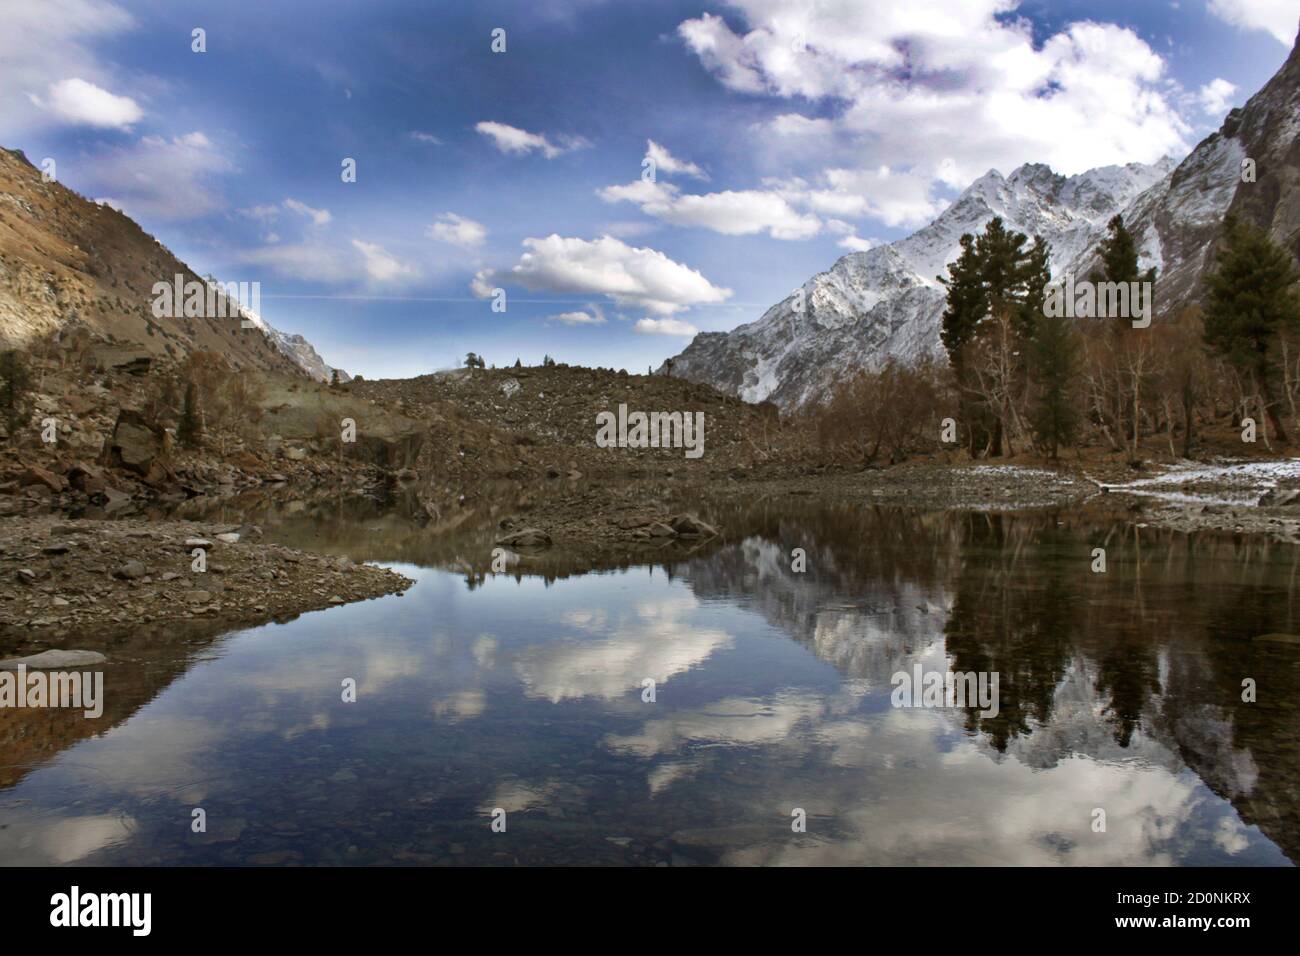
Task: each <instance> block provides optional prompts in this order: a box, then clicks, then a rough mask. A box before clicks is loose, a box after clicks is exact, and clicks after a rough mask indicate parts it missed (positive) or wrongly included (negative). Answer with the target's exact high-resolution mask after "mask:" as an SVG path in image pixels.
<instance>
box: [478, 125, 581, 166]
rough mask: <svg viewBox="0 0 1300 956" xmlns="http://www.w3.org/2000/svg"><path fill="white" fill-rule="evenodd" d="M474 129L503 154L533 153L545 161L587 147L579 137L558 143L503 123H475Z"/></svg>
mask: <svg viewBox="0 0 1300 956" xmlns="http://www.w3.org/2000/svg"><path fill="white" fill-rule="evenodd" d="M474 129H475V130H477V131H478V132H479V133H482V134H483V135H484V136H486V137H487V138H488V139H490V140H492V144H493V145H494V146H496V148H497V149H499V150H501V152H503V153H510V154H514V155H517V156H524V155H527V154H528V153H531V152H533V151H537V152H540V153H541V154H542V155H543V156H545V157H546V158H547V159H554V158H555V157H556V156H561V155H563V154H564V153H569V152H572V151H573V150H575V149H582V148H583V147H584V146H587V145H589V144H588V143H587V141H586V140H585V139H583V138H582V137H581V136H569V137H563V138H561V139H560V141H559V142H558V143H554V142H552V141H551V140H549V139H547V138H546V136H544V135H543V134H541V133H530V132H528V131H527V130H522V129H519V128H517V127H514V126H507V125H506V124H505V123H495V122H491V121H484V122H482V123H477V124H475V126H474Z"/></svg>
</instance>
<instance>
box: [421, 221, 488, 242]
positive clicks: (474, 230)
mask: <svg viewBox="0 0 1300 956" xmlns="http://www.w3.org/2000/svg"><path fill="white" fill-rule="evenodd" d="M425 234H426V235H427V236H428V237H429V238H430V239H436V240H438V241H439V242H446V243H450V244H451V245H453V246H460V247H461V248H462V249H474V248H477V247H478V246H481V245H483V240H485V239H486V238H487V229H486V228H485V227H484V226H483V224H482V223H479V222H475V221H474V220H473V219H466V218H465V217H464V216H458V215H456V213H454V212H444V213H443V214H442V215H441V216H439V217H438V221H437V222H435V223H434V224H433V225H431V226H429V227H428V228H427V229H426V230H425Z"/></svg>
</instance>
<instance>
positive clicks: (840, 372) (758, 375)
mask: <svg viewBox="0 0 1300 956" xmlns="http://www.w3.org/2000/svg"><path fill="white" fill-rule="evenodd" d="M1174 167H1175V161H1174V160H1173V159H1171V158H1166V159H1162V160H1160V161H1159V162H1157V163H1153V164H1150V165H1144V164H1141V163H1129V164H1128V165H1125V166H1104V167H1100V168H1098V169H1091V170H1088V171H1086V172H1083V173H1079V174H1076V175H1074V176H1064V175H1062V174H1060V173H1057V172H1056V171H1054V170H1053V169H1052V168H1051V167H1050V166H1047V165H1045V164H1043V163H1026V164H1024V165H1023V166H1020V167H1018V168H1016V169H1015V170H1013V171H1012V172H1011V173H1010V174H1009V175H1005V176H1004V175H1003V174H1002V173H1001V172H1000V171H998V170H996V169H991V170H989V171H988V172H987V173H985V174H984V175H983V176H981V177H980V178H979V179H977V180H975V181H974V182H973V183H971V184H970V186H968V187H967V188H966V189H965V190H964V191H963V192H962V193H961V194H960V195H959V196H958V197H957V198H956V199H955V200H953V202H952V203H951V204H950V205H949V206H948V207H947V208H946V209H945V210H944V211H943V212H942V213H941V214H940V215H939V216H938V218H936V219H935V220H934V221H933V222H931V223H930V224H929V225H927V226H925V227H923V228H922V229H920V230H918V231H917V232H915V233H913V234H912V235H910V236H908V237H906V238H904V239H900V240H898V241H896V242H892V243H889V244H888V245H883V246H877V247H875V248H873V249H869V250H867V251H865V252H854V253H850V254H848V255H846V256H843V257H842V258H840V259H839V260H838V261H837V262H836V263H835V264H834V265H833V266H831V268H830V269H828V270H826V271H825V272H822V273H818V274H817V275H815V276H813V277H812V278H811V279H809V280H808V281H807V282H805V283H804V285H803V287H802V288H803V298H804V302H805V309H804V311H803V312H802V313H800V312H798V311H797V309H796V305H797V302H796V296H795V295H791V296H790V297H788V298H787V299H785V300H784V301H782V302H778V303H777V304H776V305H774V306H772V307H771V308H770V309H768V310H767V311H766V312H765V313H764V314H763V315H762V317H760V318H759V319H758V320H757V321H756V322H752V323H750V324H748V325H742V326H740V327H739V328H737V329H734V330H733V331H731V332H728V333H703V334H701V335H698V336H696V338H695V340H694V341H693V342H692V343H691V344H690V345H689V346H688V347H687V348H686V350H685V351H683V352H682V354H681V355H680V356H678V357H677V358H676V359H674V363H673V374H675V375H680V376H682V377H685V378H688V379H691V380H693V381H700V382H706V383H708V384H711V385H714V386H716V387H718V388H720V389H722V390H723V391H728V392H731V393H732V394H735V395H738V396H739V397H741V398H744V399H746V400H747V401H763V400H771V401H774V402H776V403H777V404H778V405H781V406H783V407H797V406H799V405H803V404H806V403H809V402H816V401H819V400H820V398H821V397H823V396H824V395H825V394H826V393H827V390H828V389H829V388H830V387H831V385H832V383H833V382H834V381H835V380H836V379H838V378H842V377H843V376H844V375H848V374H852V373H853V372H854V371H855V370H857V369H860V368H872V367H878V366H879V365H880V364H881V363H883V362H884V361H885V360H886V359H887V358H889V357H895V358H900V359H903V360H905V361H914V360H916V359H918V358H920V357H922V356H924V355H938V354H939V353H940V345H939V321H940V316H941V314H942V312H943V301H944V291H943V286H942V284H941V283H940V282H939V280H938V277H939V276H940V275H943V274H945V273H946V270H947V267H948V264H949V263H950V262H952V261H953V260H954V259H956V257H957V255H958V254H959V253H960V251H961V237H962V235H964V234H966V233H972V234H974V233H979V232H980V231H982V230H983V228H984V226H985V225H986V224H987V223H988V221H989V220H990V219H992V218H993V217H994V216H1000V217H1001V218H1002V219H1003V221H1004V222H1005V223H1006V224H1007V227H1008V228H1009V229H1012V230H1015V231H1017V232H1023V233H1025V234H1026V235H1028V236H1042V237H1043V238H1044V239H1045V240H1046V241H1047V242H1048V243H1050V245H1051V247H1052V266H1053V271H1054V272H1058V273H1059V272H1060V271H1061V270H1062V269H1064V268H1065V267H1067V266H1068V265H1070V264H1072V263H1075V262H1076V261H1077V260H1078V259H1079V258H1080V257H1081V256H1083V255H1084V254H1085V253H1086V252H1087V250H1088V249H1090V248H1091V247H1093V246H1094V245H1095V244H1096V242H1097V240H1098V239H1099V238H1100V234H1101V232H1102V231H1104V230H1105V228H1106V223H1107V222H1108V221H1109V220H1110V218H1111V217H1112V216H1114V215H1115V214H1116V213H1118V212H1120V211H1121V210H1123V209H1125V208H1126V207H1127V206H1129V205H1130V204H1131V203H1133V202H1134V201H1135V200H1136V199H1137V198H1138V197H1139V196H1141V195H1142V194H1143V193H1145V192H1147V191H1149V190H1150V189H1151V188H1152V187H1153V186H1154V185H1155V184H1157V183H1160V182H1162V181H1163V180H1165V179H1166V178H1167V177H1168V176H1169V175H1170V174H1171V171H1172V170H1173V169H1174Z"/></svg>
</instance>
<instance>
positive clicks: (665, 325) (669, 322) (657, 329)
mask: <svg viewBox="0 0 1300 956" xmlns="http://www.w3.org/2000/svg"><path fill="white" fill-rule="evenodd" d="M633 328H634V329H635V330H636V331H638V332H640V333H642V334H643V335H695V334H696V333H697V332H699V331H700V330H699V329H697V328H696V327H695V326H693V325H691V323H689V322H683V321H682V320H681V319H640V320H638V321H637V323H636V325H634V326H633Z"/></svg>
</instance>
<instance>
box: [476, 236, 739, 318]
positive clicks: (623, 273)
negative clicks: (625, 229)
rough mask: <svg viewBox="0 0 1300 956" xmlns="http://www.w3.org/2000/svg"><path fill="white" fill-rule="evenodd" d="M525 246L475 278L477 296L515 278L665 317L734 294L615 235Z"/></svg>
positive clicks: (531, 242)
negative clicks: (507, 263) (504, 265)
mask: <svg viewBox="0 0 1300 956" xmlns="http://www.w3.org/2000/svg"><path fill="white" fill-rule="evenodd" d="M523 245H524V247H525V249H527V250H528V251H526V252H525V253H524V254H523V255H521V256H520V257H519V261H518V262H517V263H516V264H515V265H514V266H512V267H511V268H509V269H507V270H497V271H493V270H485V271H482V272H480V273H478V275H476V276H475V277H474V282H473V284H472V288H473V290H474V292H475V294H476V295H479V296H487V295H489V294H490V293H491V289H492V287H493V285H494V284H496V285H500V284H504V283H514V284H516V285H521V286H523V287H524V288H526V289H530V290H533V291H545V292H560V293H578V294H589V295H590V294H595V295H605V296H608V297H609V298H610V299H611V300H612V301H613V302H614V303H615V304H617V305H619V306H622V307H627V308H634V309H639V310H643V311H646V312H650V313H652V314H654V315H661V316H668V315H673V314H674V313H677V312H680V311H681V310H683V309H685V308H688V307H689V306H692V305H698V304H704V303H714V302H721V301H723V300H724V299H726V298H727V297H728V296H730V295H731V290H730V289H723V288H719V287H718V286H715V285H713V283H711V282H710V281H709V280H708V279H706V278H705V277H704V276H703V275H701V274H700V273H699V272H697V271H696V270H694V269H691V268H690V267H688V266H685V265H682V264H681V263H680V262H674V261H673V260H672V259H669V258H668V257H667V256H666V255H664V254H663V253H662V252H659V251H657V250H655V249H649V248H638V247H635V246H629V245H627V244H626V243H624V242H622V241H620V240H618V239H615V238H613V237H612V236H602V237H601V238H599V239H593V240H588V239H576V238H565V237H562V236H559V235H555V234H552V235H550V236H547V237H546V238H544V239H525V240H524V242H523Z"/></svg>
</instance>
